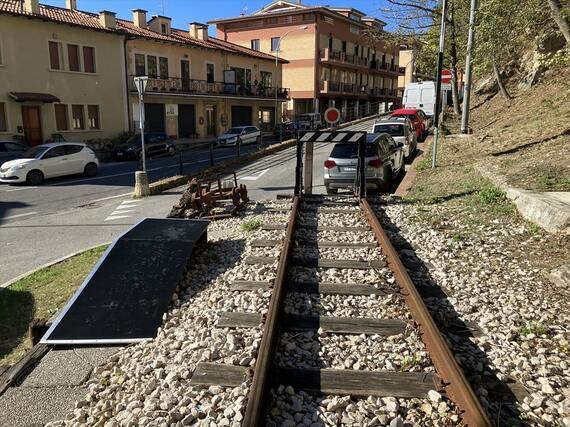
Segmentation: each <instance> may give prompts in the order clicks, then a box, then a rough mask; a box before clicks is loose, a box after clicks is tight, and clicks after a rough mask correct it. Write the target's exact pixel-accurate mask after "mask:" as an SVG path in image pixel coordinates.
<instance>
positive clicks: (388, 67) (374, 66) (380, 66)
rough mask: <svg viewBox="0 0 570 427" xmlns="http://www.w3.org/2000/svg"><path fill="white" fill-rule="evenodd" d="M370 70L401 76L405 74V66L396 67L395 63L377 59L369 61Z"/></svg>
mask: <svg viewBox="0 0 570 427" xmlns="http://www.w3.org/2000/svg"><path fill="white" fill-rule="evenodd" d="M370 70H372V71H377V72H383V73H388V74H397V75H402V76H403V75H404V74H406V67H398V66H397V65H396V64H388V63H387V62H382V61H378V60H375V61H370Z"/></svg>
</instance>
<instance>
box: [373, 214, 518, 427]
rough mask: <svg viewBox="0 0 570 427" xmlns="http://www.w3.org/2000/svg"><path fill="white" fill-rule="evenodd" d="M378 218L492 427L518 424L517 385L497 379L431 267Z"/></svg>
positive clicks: (473, 327) (472, 327) (474, 332)
mask: <svg viewBox="0 0 570 427" xmlns="http://www.w3.org/2000/svg"><path fill="white" fill-rule="evenodd" d="M379 219H380V221H381V223H382V226H383V227H384V229H385V230H386V233H387V234H388V236H389V237H390V240H391V241H392V244H393V245H394V248H395V249H396V250H397V251H398V253H399V254H400V259H401V260H402V263H403V264H404V266H405V267H406V269H407V270H408V274H409V275H410V278H411V279H412V281H413V283H414V285H415V286H416V288H417V289H418V291H419V293H420V295H421V296H422V298H423V300H424V302H425V304H426V306H427V307H428V309H429V311H430V313H431V315H432V317H433V318H434V320H435V322H436V323H437V325H438V327H439V329H440V331H441V333H442V335H443V336H444V337H445V338H446V341H447V343H448V344H449V345H450V347H451V350H452V351H453V353H454V354H455V355H456V360H457V361H458V363H459V364H460V366H461V367H462V368H463V371H464V373H465V375H466V377H467V378H468V380H469V382H470V383H471V386H472V387H473V390H474V391H475V393H476V394H477V396H478V397H479V399H480V401H481V402H482V404H483V406H484V407H485V409H486V410H487V413H488V414H489V416H490V418H491V421H492V423H493V425H495V426H507V425H508V426H512V425H520V424H521V422H520V421H519V415H520V412H519V411H518V409H517V406H516V402H517V395H516V394H519V393H518V391H519V390H518V387H521V386H520V385H519V384H518V383H516V382H515V381H514V380H513V381H508V382H503V381H500V380H499V379H498V378H497V376H496V373H495V372H494V371H493V368H492V367H491V366H490V361H489V359H488V358H487V355H486V354H485V352H484V351H482V350H481V349H480V348H479V347H478V346H477V345H476V344H474V343H473V341H472V340H471V338H474V337H477V336H480V335H482V331H481V330H480V329H479V327H478V326H477V324H476V323H475V322H464V321H463V320H462V319H461V317H460V315H459V313H457V312H456V311H455V309H454V307H453V304H452V303H451V302H450V301H449V295H448V294H447V293H446V290H445V289H443V288H441V287H440V286H439V285H438V284H437V282H436V280H435V279H434V278H433V277H432V275H431V274H430V272H429V269H430V268H433V265H431V264H430V263H429V262H426V263H424V262H423V261H422V260H421V259H420V258H419V257H418V256H417V254H416V252H415V250H414V248H413V246H412V245H411V244H410V243H409V242H408V241H407V240H406V239H405V238H404V237H402V235H401V233H400V228H399V227H398V226H397V225H395V224H394V223H392V222H391V221H390V219H389V218H388V217H387V215H379ZM520 391H522V390H520ZM481 392H482V393H481ZM482 394H483V395H484V396H482ZM523 394H524V393H521V394H520V395H519V398H518V400H522V397H523Z"/></svg>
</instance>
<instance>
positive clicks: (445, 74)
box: [441, 70, 451, 84]
mask: <svg viewBox="0 0 570 427" xmlns="http://www.w3.org/2000/svg"><path fill="white" fill-rule="evenodd" d="M441 83H443V84H445V83H451V70H441Z"/></svg>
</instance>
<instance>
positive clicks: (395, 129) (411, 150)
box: [372, 117, 418, 161]
mask: <svg viewBox="0 0 570 427" xmlns="http://www.w3.org/2000/svg"><path fill="white" fill-rule="evenodd" d="M372 133H387V134H388V135H390V136H391V137H392V138H394V141H396V142H397V143H400V142H401V143H402V144H404V158H405V160H406V161H410V160H411V159H412V158H413V157H414V156H415V154H416V151H417V149H418V140H417V138H416V132H414V127H413V125H412V122H411V121H410V119H407V118H405V117H401V118H397V119H388V120H382V121H380V122H376V123H374V125H373V126H372Z"/></svg>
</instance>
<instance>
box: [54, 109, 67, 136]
mask: <svg viewBox="0 0 570 427" xmlns="http://www.w3.org/2000/svg"><path fill="white" fill-rule="evenodd" d="M54 108H55V128H56V129H57V130H69V122H68V120H67V105H66V104H55V105H54Z"/></svg>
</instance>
